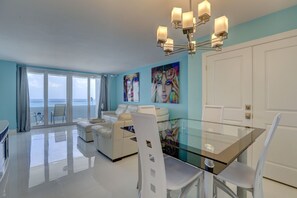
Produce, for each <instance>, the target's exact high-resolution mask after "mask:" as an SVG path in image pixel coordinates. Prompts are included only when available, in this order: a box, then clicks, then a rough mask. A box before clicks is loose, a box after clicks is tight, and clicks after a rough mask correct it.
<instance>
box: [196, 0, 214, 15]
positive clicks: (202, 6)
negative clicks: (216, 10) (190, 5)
mask: <svg viewBox="0 0 297 198" xmlns="http://www.w3.org/2000/svg"><path fill="white" fill-rule="evenodd" d="M210 9H211V5H210V3H209V2H208V1H207V0H205V1H203V2H201V3H199V4H198V18H199V19H200V20H203V19H208V18H209V17H210V16H211V11H210Z"/></svg>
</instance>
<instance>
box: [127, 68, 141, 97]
mask: <svg viewBox="0 0 297 198" xmlns="http://www.w3.org/2000/svg"><path fill="white" fill-rule="evenodd" d="M124 102H139V72H137V73H134V74H129V75H125V76H124Z"/></svg>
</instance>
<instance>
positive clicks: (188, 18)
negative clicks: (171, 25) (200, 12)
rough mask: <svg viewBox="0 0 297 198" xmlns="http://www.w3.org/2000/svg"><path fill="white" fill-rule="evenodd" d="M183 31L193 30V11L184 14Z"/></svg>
mask: <svg viewBox="0 0 297 198" xmlns="http://www.w3.org/2000/svg"><path fill="white" fill-rule="evenodd" d="M182 25H183V30H189V29H193V11H191V12H185V13H183V22H182Z"/></svg>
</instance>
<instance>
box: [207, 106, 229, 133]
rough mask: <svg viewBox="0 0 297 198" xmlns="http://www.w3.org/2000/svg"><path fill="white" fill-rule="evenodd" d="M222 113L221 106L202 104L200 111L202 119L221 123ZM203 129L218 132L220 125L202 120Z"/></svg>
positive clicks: (222, 108) (220, 128) (220, 129)
mask: <svg viewBox="0 0 297 198" xmlns="http://www.w3.org/2000/svg"><path fill="white" fill-rule="evenodd" d="M223 113H224V107H223V106H215V105H204V108H203V112H202V120H204V121H209V122H219V123H222V122H223ZM203 129H205V130H209V131H211V130H212V131H215V132H219V131H222V125H218V124H214V123H208V122H204V123H203Z"/></svg>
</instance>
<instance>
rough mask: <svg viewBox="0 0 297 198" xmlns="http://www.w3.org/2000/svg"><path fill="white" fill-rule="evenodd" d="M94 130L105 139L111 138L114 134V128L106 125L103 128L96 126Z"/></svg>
mask: <svg viewBox="0 0 297 198" xmlns="http://www.w3.org/2000/svg"><path fill="white" fill-rule="evenodd" d="M92 130H93V131H94V132H96V133H98V134H99V135H101V136H102V137H105V138H111V135H112V134H111V133H112V127H110V126H109V125H107V124H105V125H103V126H101V125H96V126H93V127H92Z"/></svg>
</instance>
